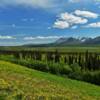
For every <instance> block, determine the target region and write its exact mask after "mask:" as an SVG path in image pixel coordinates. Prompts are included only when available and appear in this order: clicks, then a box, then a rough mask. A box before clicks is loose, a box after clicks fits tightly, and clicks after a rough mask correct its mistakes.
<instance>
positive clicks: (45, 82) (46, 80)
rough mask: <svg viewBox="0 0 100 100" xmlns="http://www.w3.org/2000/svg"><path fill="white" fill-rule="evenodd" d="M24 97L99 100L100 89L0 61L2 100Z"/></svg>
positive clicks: (0, 92) (31, 99) (28, 98)
mask: <svg viewBox="0 0 100 100" xmlns="http://www.w3.org/2000/svg"><path fill="white" fill-rule="evenodd" d="M22 98H23V99H25V98H26V99H25V100H34V99H35V100H45V99H44V98H49V99H50V98H53V99H54V100H100V87H99V86H95V85H91V84H88V83H84V82H79V81H75V80H70V79H68V78H66V79H65V78H62V77H58V76H55V75H51V74H48V73H43V72H39V71H35V70H31V69H28V68H25V67H23V66H19V65H16V64H12V63H9V62H4V61H0V100H22ZM58 98H59V99H58ZM62 98H63V99H62ZM64 98H65V99H64ZM50 100H51V99H50Z"/></svg>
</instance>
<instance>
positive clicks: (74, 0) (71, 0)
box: [69, 0, 81, 3]
mask: <svg viewBox="0 0 100 100" xmlns="http://www.w3.org/2000/svg"><path fill="white" fill-rule="evenodd" d="M80 1H81V0H69V2H71V3H78V2H80Z"/></svg>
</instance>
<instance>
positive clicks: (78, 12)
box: [74, 10, 99, 18]
mask: <svg viewBox="0 0 100 100" xmlns="http://www.w3.org/2000/svg"><path fill="white" fill-rule="evenodd" d="M74 13H75V14H76V15H77V16H82V17H87V18H98V16H99V15H98V14H96V13H93V12H90V11H81V10H76V11H75V12H74Z"/></svg>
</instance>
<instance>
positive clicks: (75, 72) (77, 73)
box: [68, 63, 82, 80]
mask: <svg viewBox="0 0 100 100" xmlns="http://www.w3.org/2000/svg"><path fill="white" fill-rule="evenodd" d="M70 68H71V69H72V73H69V75H68V77H69V78H72V79H77V80H82V71H81V67H80V66H79V65H78V64H77V63H75V64H72V65H71V66H70Z"/></svg>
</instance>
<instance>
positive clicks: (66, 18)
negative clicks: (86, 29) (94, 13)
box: [53, 12, 88, 29]
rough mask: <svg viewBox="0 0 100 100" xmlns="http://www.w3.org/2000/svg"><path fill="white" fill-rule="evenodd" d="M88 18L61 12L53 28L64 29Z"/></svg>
mask: <svg viewBox="0 0 100 100" xmlns="http://www.w3.org/2000/svg"><path fill="white" fill-rule="evenodd" d="M87 22H88V20H87V19H86V18H82V17H78V16H75V15H73V14H69V13H67V12H65V13H61V14H60V16H59V18H58V19H57V20H56V22H55V23H54V25H53V27H54V28H59V29H65V28H69V27H71V26H73V25H77V24H85V23H87Z"/></svg>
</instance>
